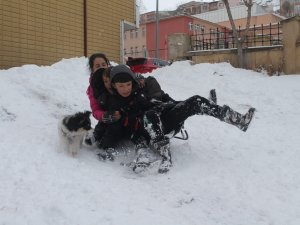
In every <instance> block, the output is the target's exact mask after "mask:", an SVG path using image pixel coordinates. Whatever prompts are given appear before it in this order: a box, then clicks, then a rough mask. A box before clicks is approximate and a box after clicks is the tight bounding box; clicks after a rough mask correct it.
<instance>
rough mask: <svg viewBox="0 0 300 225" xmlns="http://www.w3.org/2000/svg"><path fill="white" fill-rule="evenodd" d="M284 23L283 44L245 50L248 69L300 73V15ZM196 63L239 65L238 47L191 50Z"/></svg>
mask: <svg viewBox="0 0 300 225" xmlns="http://www.w3.org/2000/svg"><path fill="white" fill-rule="evenodd" d="M281 23H282V27H283V28H282V30H283V45H282V46H276V47H259V48H251V49H246V50H245V62H246V65H245V66H246V68H247V69H253V70H256V69H262V68H264V69H266V70H267V71H268V72H269V74H274V73H276V72H284V73H285V74H299V73H300V64H299V63H298V62H300V17H299V16H296V17H293V18H290V19H287V20H284V21H282V22H281ZM187 56H189V57H192V59H193V61H195V62H196V63H206V62H209V63H216V62H230V63H231V64H232V65H233V66H235V67H238V57H237V51H236V49H231V50H214V51H197V52H189V53H188V54H187Z"/></svg>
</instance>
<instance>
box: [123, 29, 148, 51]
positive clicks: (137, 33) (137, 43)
mask: <svg viewBox="0 0 300 225" xmlns="http://www.w3.org/2000/svg"><path fill="white" fill-rule="evenodd" d="M146 32H147V30H146V24H140V27H139V29H136V30H129V31H126V32H125V37H126V38H125V40H124V48H125V50H126V51H125V50H124V55H125V57H145V56H147V51H146Z"/></svg>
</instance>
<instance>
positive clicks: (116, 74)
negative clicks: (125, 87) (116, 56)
mask: <svg viewBox="0 0 300 225" xmlns="http://www.w3.org/2000/svg"><path fill="white" fill-rule="evenodd" d="M110 79H111V82H112V83H126V82H128V81H133V80H134V79H135V75H134V74H133V72H132V71H131V70H130V69H129V68H128V67H127V66H126V65H117V66H115V67H114V68H112V70H111V72H110Z"/></svg>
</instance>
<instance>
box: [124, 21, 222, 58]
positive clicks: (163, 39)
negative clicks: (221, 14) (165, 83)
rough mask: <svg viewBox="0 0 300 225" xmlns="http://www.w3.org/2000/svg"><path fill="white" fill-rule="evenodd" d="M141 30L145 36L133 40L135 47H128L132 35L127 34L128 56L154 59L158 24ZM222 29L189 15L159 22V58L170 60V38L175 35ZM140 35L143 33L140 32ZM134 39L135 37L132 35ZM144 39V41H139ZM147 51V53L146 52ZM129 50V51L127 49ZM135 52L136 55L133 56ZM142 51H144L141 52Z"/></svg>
mask: <svg viewBox="0 0 300 225" xmlns="http://www.w3.org/2000/svg"><path fill="white" fill-rule="evenodd" d="M140 28H141V29H144V31H145V34H146V35H145V36H143V35H141V36H139V35H138V36H137V38H136V39H135V40H131V43H135V45H134V46H131V47H130V46H128V45H127V44H128V42H127V40H128V38H127V36H128V35H130V34H129V31H127V32H126V41H125V42H126V44H125V46H128V47H127V48H128V49H130V52H128V51H127V52H128V54H127V55H126V56H133V57H144V56H149V57H154V56H155V50H156V39H155V36H156V22H150V23H146V24H141V26H140ZM216 28H221V26H220V25H218V24H214V23H211V22H208V21H205V20H202V19H198V18H195V17H193V16H187V15H178V16H173V17H167V18H164V19H161V20H159V37H158V39H159V43H158V48H159V55H158V58H161V59H165V60H169V53H168V36H169V35H171V34H174V33H183V34H187V35H193V34H195V33H198V32H206V30H207V29H216ZM138 33H141V32H140V31H139V32H138ZM132 37H133V39H134V35H132ZM139 38H142V39H143V40H142V41H141V40H138V39H139ZM137 43H142V45H140V46H138V45H137ZM135 49H137V50H138V51H137V54H135ZM145 49H146V51H145ZM126 50H127V49H126ZM132 50H133V53H134V54H131V53H132ZM141 50H142V51H141Z"/></svg>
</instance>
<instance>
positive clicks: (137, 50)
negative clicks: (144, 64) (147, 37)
mask: <svg viewBox="0 0 300 225" xmlns="http://www.w3.org/2000/svg"><path fill="white" fill-rule="evenodd" d="M138 53H139V47H137V46H135V55H137V54H138Z"/></svg>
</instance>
